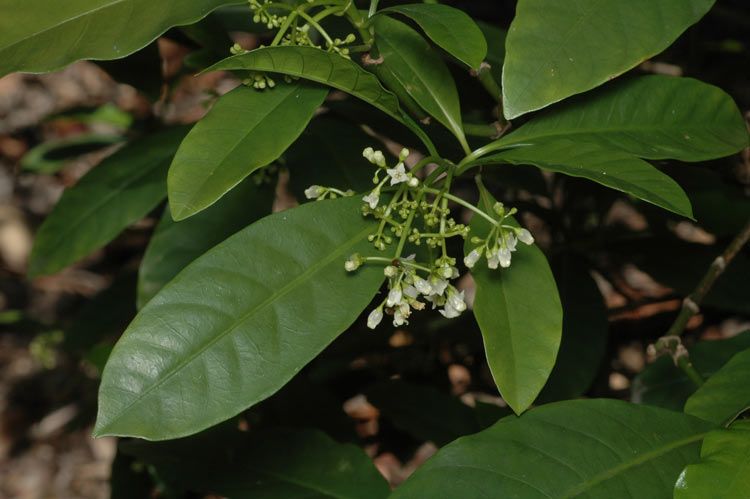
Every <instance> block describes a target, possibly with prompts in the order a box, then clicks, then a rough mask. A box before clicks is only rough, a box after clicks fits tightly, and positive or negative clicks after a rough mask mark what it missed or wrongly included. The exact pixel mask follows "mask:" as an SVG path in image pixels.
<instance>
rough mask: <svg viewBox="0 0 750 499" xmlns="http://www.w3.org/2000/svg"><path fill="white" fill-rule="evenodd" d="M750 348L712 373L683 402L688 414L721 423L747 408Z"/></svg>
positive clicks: (749, 406) (748, 402)
mask: <svg viewBox="0 0 750 499" xmlns="http://www.w3.org/2000/svg"><path fill="white" fill-rule="evenodd" d="M748 379H750V349H748V350H745V351H743V352H740V353H738V354H737V355H735V356H734V357H732V358H731V359H730V360H729V362H727V363H726V364H725V365H724V367H722V368H721V369H719V370H718V371H717V372H716V373H715V374H713V375H711V377H710V378H708V380H706V382H705V383H704V384H703V385H701V387H700V388H698V390H697V391H696V392H695V393H694V394H693V395H691V396H690V398H689V399H688V400H687V402H686V403H685V412H686V413H687V414H690V415H693V416H696V417H699V418H701V419H705V420H706V421H712V422H714V423H717V424H723V423H726V422H727V421H731V420H732V419H734V418H736V417H737V416H738V415H739V414H740V413H742V412H743V411H745V410H747V409H748V408H750V383H748V382H747V380H748Z"/></svg>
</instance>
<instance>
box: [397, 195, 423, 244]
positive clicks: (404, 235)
mask: <svg viewBox="0 0 750 499" xmlns="http://www.w3.org/2000/svg"><path fill="white" fill-rule="evenodd" d="M423 195H424V191H420V192H419V194H417V198H416V199H415V201H416V202H417V205H419V202H420V201H421V200H422V196H423ZM416 212H417V210H411V212H409V217H408V218H407V219H406V222H404V226H403V227H404V228H403V232H402V233H401V239H400V240H399V241H398V247H397V248H396V256H395V257H394V258H400V257H401V252H402V251H403V250H404V245H405V244H406V240H407V239H408V238H409V232H410V230H411V224H412V222H413V221H414V214H415V213H416Z"/></svg>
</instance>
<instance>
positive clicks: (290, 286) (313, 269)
mask: <svg viewBox="0 0 750 499" xmlns="http://www.w3.org/2000/svg"><path fill="white" fill-rule="evenodd" d="M370 230H371V227H366V228H364V229H363V230H361V231H360V232H358V233H357V234H356V235H355V236H353V237H352V238H350V239H349V240H347V241H346V242H345V243H343V244H341V245H340V246H339V248H338V249H337V250H335V251H333V252H331V253H330V254H329V255H328V256H326V257H325V258H323V259H321V260H318V261H317V262H316V263H315V264H314V265H312V266H310V267H309V268H308V269H307V270H305V271H304V272H302V273H301V274H299V275H298V276H297V277H296V278H294V279H292V280H291V281H289V282H288V283H287V284H286V285H284V286H282V287H281V288H279V289H278V290H276V291H274V292H273V293H271V295H270V296H268V298H266V299H265V300H263V301H262V302H260V303H259V304H257V305H256V306H255V307H253V308H252V309H251V310H250V311H248V312H246V313H245V314H243V315H242V316H241V317H240V318H239V319H237V320H236V321H234V322H233V323H232V324H231V325H229V326H228V327H227V328H226V329H225V330H224V331H222V332H220V333H219V334H217V335H215V336H213V337H212V338H210V340H209V341H208V342H206V344H205V345H203V346H201V347H199V348H198V349H197V350H196V351H195V353H193V354H192V355H189V356H188V357H187V358H185V359H184V361H183V362H181V363H177V364H176V365H175V366H174V367H173V368H172V369H170V370H169V371H168V372H167V373H166V374H165V375H163V376H162V377H161V378H159V379H158V380H157V381H156V382H155V383H154V384H152V385H151V386H149V387H148V388H146V389H145V390H144V391H142V392H141V393H139V394H138V395H137V396H136V397H135V398H134V399H133V400H132V401H131V402H129V403H128V404H127V405H126V406H125V407H123V408H122V409H121V410H120V411H118V415H117V416H116V417H114V418H112V419H111V420H110V421H109V423H107V424H106V425H105V426H104V427H103V428H101V429H99V430H98V431H97V432H96V435H97V436H103V435H105V433H104V431H105V430H104V429H105V428H107V427H110V426H112V422H114V421H116V420H117V418H118V417H121V416H122V415H123V414H125V413H127V412H128V411H129V410H130V409H131V408H132V407H133V406H134V405H135V404H137V403H138V402H140V401H141V400H143V399H144V398H146V397H147V396H148V395H149V394H151V393H152V392H153V391H154V390H156V389H158V388H159V387H160V386H162V385H163V384H164V383H166V382H167V381H168V380H169V379H171V378H172V377H173V376H174V375H176V374H177V373H179V372H180V371H181V370H182V369H184V368H185V367H187V366H188V365H189V364H191V363H192V362H193V361H194V360H195V359H197V358H198V357H199V356H200V355H201V354H202V353H203V352H205V351H206V350H208V349H209V348H211V347H212V346H213V345H215V344H216V343H218V342H219V341H221V340H222V339H223V338H225V337H226V336H228V335H229V334H231V333H233V332H234V331H235V330H236V329H237V328H238V327H239V326H241V325H242V324H244V323H245V322H246V321H247V320H248V319H250V318H251V317H252V316H253V315H255V314H256V313H258V312H259V311H261V310H263V309H264V308H265V307H267V306H268V305H270V304H271V303H273V302H274V301H276V300H278V299H281V298H283V297H284V296H285V295H286V294H288V293H290V292H291V291H292V290H294V289H295V288H296V287H297V286H299V285H300V283H302V282H304V281H306V280H307V277H309V276H310V275H313V274H315V273H317V272H319V271H320V270H322V269H324V268H325V267H326V266H328V265H330V264H331V263H332V262H333V261H334V260H336V259H337V258H340V257H341V255H342V254H343V253H345V252H346V251H347V250H348V249H349V248H351V247H352V246H354V245H355V244H357V243H358V242H360V241H361V240H362V239H364V238H365V237H367V234H368V233H369V232H370ZM149 303H153V300H151V301H150V302H149ZM147 310H148V306H147V308H144V311H143V312H146V311H147ZM143 312H142V313H143ZM113 354H114V352H113Z"/></svg>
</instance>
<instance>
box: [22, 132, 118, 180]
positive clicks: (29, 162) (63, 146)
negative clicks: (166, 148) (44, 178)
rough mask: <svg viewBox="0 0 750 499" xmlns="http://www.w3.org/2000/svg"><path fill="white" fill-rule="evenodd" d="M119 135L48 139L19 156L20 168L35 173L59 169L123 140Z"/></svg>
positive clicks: (94, 134) (90, 134) (95, 134)
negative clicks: (82, 156)
mask: <svg viewBox="0 0 750 499" xmlns="http://www.w3.org/2000/svg"><path fill="white" fill-rule="evenodd" d="M124 140H125V137H123V136H121V135H101V134H98V133H84V134H81V135H76V136H74V137H66V138H64V139H57V140H48V141H46V142H42V143H41V144H39V145H38V146H36V147H34V148H33V149H31V150H30V151H29V152H27V153H26V154H24V156H23V158H21V168H23V169H24V170H27V171H32V172H36V173H46V174H52V173H56V172H58V171H60V170H61V169H62V168H64V167H65V165H67V164H68V162H69V161H71V160H72V159H74V158H77V157H78V156H81V155H83V154H88V153H90V152H94V151H99V150H101V149H104V148H105V147H108V146H111V145H113V144H117V143H118V142H123V141H124Z"/></svg>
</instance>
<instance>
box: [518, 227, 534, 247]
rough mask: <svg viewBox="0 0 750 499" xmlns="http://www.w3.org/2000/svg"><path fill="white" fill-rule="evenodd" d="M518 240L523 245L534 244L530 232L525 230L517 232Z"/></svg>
mask: <svg viewBox="0 0 750 499" xmlns="http://www.w3.org/2000/svg"><path fill="white" fill-rule="evenodd" d="M518 240H519V241H521V242H522V243H524V244H534V236H532V235H531V232H529V231H528V230H526V229H521V230H519V231H518Z"/></svg>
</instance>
